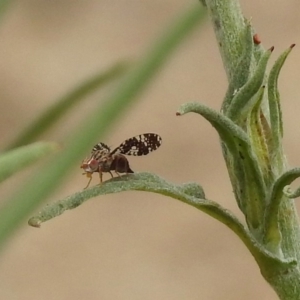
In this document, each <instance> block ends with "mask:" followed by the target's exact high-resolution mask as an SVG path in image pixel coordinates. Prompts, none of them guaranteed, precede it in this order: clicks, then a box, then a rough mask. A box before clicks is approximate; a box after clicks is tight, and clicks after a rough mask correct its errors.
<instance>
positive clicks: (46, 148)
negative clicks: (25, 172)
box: [0, 142, 59, 182]
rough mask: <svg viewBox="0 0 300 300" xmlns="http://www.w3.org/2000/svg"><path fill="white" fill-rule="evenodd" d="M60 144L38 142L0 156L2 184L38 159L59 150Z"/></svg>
mask: <svg viewBox="0 0 300 300" xmlns="http://www.w3.org/2000/svg"><path fill="white" fill-rule="evenodd" d="M58 148H59V147H58V144H56V143H51V142H38V143H34V144H30V145H26V146H23V147H19V148H16V149H13V150H11V151H8V152H5V153H2V154H1V155H0V182H2V181H4V180H5V179H7V178H9V177H10V176H12V175H13V174H15V173H16V172H19V171H20V170H22V169H23V168H25V167H27V166H28V165H30V164H32V163H34V162H36V161H37V160H38V159H40V158H42V157H44V156H46V155H49V154H51V153H53V152H55V151H57V150H58Z"/></svg>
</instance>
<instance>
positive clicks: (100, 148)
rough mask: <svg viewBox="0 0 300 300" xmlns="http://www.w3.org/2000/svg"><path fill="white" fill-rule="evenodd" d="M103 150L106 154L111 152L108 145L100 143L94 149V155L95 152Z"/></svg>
mask: <svg viewBox="0 0 300 300" xmlns="http://www.w3.org/2000/svg"><path fill="white" fill-rule="evenodd" d="M102 150H104V151H106V152H110V148H109V147H108V146H107V145H106V144H104V143H98V144H96V145H95V146H94V147H93V150H92V153H93V152H95V151H102Z"/></svg>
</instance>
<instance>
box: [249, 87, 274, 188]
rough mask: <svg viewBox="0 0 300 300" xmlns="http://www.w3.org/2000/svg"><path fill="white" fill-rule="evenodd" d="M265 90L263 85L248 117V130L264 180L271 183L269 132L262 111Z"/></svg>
mask: <svg viewBox="0 0 300 300" xmlns="http://www.w3.org/2000/svg"><path fill="white" fill-rule="evenodd" d="M264 91H265V87H264V86H262V87H261V88H260V90H259V91H258V93H257V95H256V96H255V101H256V103H255V104H254V106H253V108H252V110H251V111H250V114H249V117H248V118H247V132H248V134H249V138H250V140H251V145H252V149H253V151H254V152H255V155H256V157H257V160H258V163H259V166H260V168H261V170H262V174H263V177H264V181H265V182H266V183H267V184H268V185H269V183H270V182H272V179H273V177H272V172H271V163H270V157H269V149H268V143H267V139H268V137H267V136H266V134H269V132H265V124H263V122H265V119H264V115H263V114H262V111H261V103H262V101H263V97H264ZM262 117H263V118H262Z"/></svg>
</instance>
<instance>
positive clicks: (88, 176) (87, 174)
mask: <svg viewBox="0 0 300 300" xmlns="http://www.w3.org/2000/svg"><path fill="white" fill-rule="evenodd" d="M84 174H86V177H87V178H89V179H90V180H89V182H88V184H87V186H86V187H85V188H84V190H85V189H87V188H88V187H89V185H90V183H91V181H92V178H93V177H92V173H83V175H84Z"/></svg>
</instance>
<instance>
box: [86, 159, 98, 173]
mask: <svg viewBox="0 0 300 300" xmlns="http://www.w3.org/2000/svg"><path fill="white" fill-rule="evenodd" d="M98 165H99V162H98V161H97V160H96V159H91V160H90V161H89V164H88V166H89V168H90V169H91V170H92V171H94V170H97V169H98Z"/></svg>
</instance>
